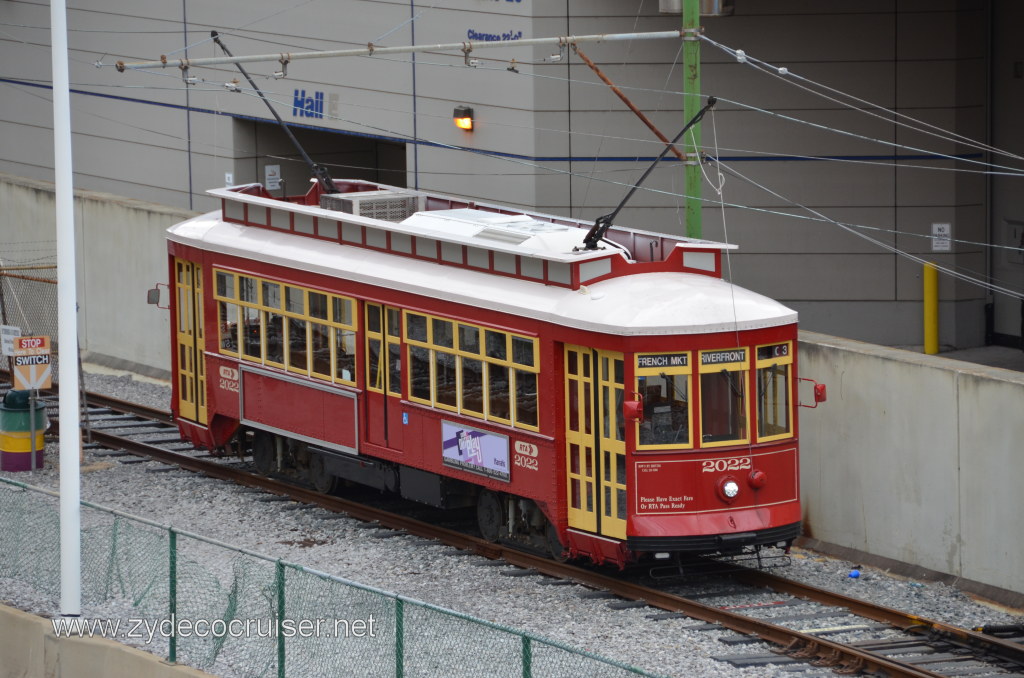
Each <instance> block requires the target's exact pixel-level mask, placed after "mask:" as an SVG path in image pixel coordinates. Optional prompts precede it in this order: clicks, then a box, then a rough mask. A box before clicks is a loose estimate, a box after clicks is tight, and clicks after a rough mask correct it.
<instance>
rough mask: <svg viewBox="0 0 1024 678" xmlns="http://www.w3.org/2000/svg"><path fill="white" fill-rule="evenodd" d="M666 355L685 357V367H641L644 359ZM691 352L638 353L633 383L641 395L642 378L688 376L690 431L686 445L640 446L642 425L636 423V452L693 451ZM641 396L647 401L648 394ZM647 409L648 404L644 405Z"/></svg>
mask: <svg viewBox="0 0 1024 678" xmlns="http://www.w3.org/2000/svg"><path fill="white" fill-rule="evenodd" d="M666 355H676V356H685V360H686V364H685V365H665V366H654V367H640V362H641V359H642V358H654V357H661V356H666ZM690 357H691V356H690V352H689V351H673V352H668V351H658V352H655V353H637V354H635V356H634V358H633V361H634V364H635V366H636V367H635V372H634V374H635V376H636V379H635V380H634V381H633V390H634V391H636V392H637V393H640V377H660V376H662V375H668V376H679V375H685V376H686V398H687V399H686V430H687V431H689V434H688V435H687V439H686V442H685V443H682V444H680V443H677V442H673V443H665V444H662V445H654V444H645V445H641V444H640V427H641V426H642V424H641V423H640V422H636V424H635V431H634V440H635V442H636V451H637V452H640V453H643V452H658V451H661V450H689V449H693V446H694V442H693V407H692V405H693V364H692V361H691V359H690ZM640 395H641V396H643V397H644V399H645V400H646V394H643V393H640ZM644 405H645V407H646V402H645V403H644Z"/></svg>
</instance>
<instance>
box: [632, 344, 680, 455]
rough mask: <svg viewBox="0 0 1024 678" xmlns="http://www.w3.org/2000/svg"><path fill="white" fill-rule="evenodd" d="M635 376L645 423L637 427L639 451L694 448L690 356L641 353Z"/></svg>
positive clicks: (637, 359) (675, 353)
mask: <svg viewBox="0 0 1024 678" xmlns="http://www.w3.org/2000/svg"><path fill="white" fill-rule="evenodd" d="M636 375H637V376H636V392H637V393H639V394H640V396H641V398H642V399H643V404H644V417H643V421H642V422H640V423H639V424H638V425H637V449H638V450H663V449H679V448H691V447H693V441H692V440H691V437H690V431H691V430H692V429H693V426H692V424H693V412H692V410H691V408H690V401H691V397H690V389H691V386H690V380H691V378H692V367H691V363H690V354H689V353H687V352H685V351H682V352H673V353H638V354H637V355H636Z"/></svg>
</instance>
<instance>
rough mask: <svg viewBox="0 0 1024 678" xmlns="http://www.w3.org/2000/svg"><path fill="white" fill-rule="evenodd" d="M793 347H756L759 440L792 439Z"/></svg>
mask: <svg viewBox="0 0 1024 678" xmlns="http://www.w3.org/2000/svg"><path fill="white" fill-rule="evenodd" d="M792 367H793V344H792V342H788V341H787V342H785V343H781V344H772V345H769V346H758V347H757V380H756V384H757V439H758V440H762V441H763V440H776V439H779V438H785V437H788V436H791V435H793V410H792V408H793V403H792V398H791V397H790V394H791V393H790V392H791V388H792V374H791V370H792Z"/></svg>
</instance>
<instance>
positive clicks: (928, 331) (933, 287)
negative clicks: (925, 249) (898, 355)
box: [924, 264, 939, 355]
mask: <svg viewBox="0 0 1024 678" xmlns="http://www.w3.org/2000/svg"><path fill="white" fill-rule="evenodd" d="M924 352H925V353H927V354H928V355H935V354H936V353H938V352H939V269H937V268H935V264H925V265H924Z"/></svg>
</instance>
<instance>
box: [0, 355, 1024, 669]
mask: <svg viewBox="0 0 1024 678" xmlns="http://www.w3.org/2000/svg"><path fill="white" fill-rule="evenodd" d="M85 385H86V388H87V389H89V390H92V391H98V392H101V393H107V394H109V395H111V396H115V397H118V398H122V399H124V400H129V401H133V402H138V403H142V404H147V405H151V406H154V407H161V408H167V407H168V403H169V398H170V389H169V387H168V386H167V385H165V384H162V383H156V382H149V381H140V380H136V379H134V378H132V377H131V376H130V375H121V376H114V375H109V374H86V384H85ZM56 458H57V452H56V449H55V447H54V449H50V450H48V454H47V462H46V466H45V468H44V469H42V470H40V471H36V472H31V473H29V472H25V473H3V474H2V475H4V476H6V477H9V478H12V479H14V480H17V481H19V482H22V483H26V484H29V485H34V486H39V487H45V488H49V489H54V490H56V489H57V488H58V473H57V471H56V469H55V467H54V466H55V462H56ZM152 466H155V464H149V463H140V464H121V463H118V462H117V461H116V459H112V458H110V457H100V456H97V455H95V454H94V453H92V452H91V451H86V453H85V460H84V462H83V472H82V476H81V482H82V499H83V500H86V501H89V502H92V503H95V504H99V505H102V506H106V507H109V508H113V509H118V510H121V511H124V512H126V513H130V514H133V515H137V516H140V517H143V518H146V519H149V520H154V521H157V522H160V523H162V524H169V525H172V526H174V527H178V528H180V529H183V530H187V531H190V532H193V533H197V534H200V535H203V536H205V537H209V538H212V539H216V540H218V541H221V542H226V543H228V544H232V545H234V546H237V547H240V548H244V549H249V550H251V551H255V552H258V553H260V554H263V555H266V556H268V557H270V558H274V559H282V560H285V561H289V562H293V563H297V564H300V565H304V566H307V567H309V568H312V569H314V570H319V571H323V572H327V573H330V574H333V575H337V576H339V577H342V578H344V579H347V580H350V581H354V582H359V583H362V584H365V585H368V586H372V587H376V588H378V589H383V590H387V591H392V592H395V593H399V594H402V595H404V596H408V597H410V598H414V599H418V600H421V601H424V602H427V603H431V604H434V605H438V606H441V607H444V608H448V609H452V610H456V611H458V612H461V613H464V614H468V615H472V616H474V617H477V618H480V619H484V620H488V621H491V622H495V623H497V624H501V625H503V626H508V627H513V628H517V629H520V630H523V631H526V632H529V633H532V634H535V635H537V636H541V637H544V638H550V639H552V640H555V641H557V642H560V643H563V644H566V645H569V646H572V647H576V648H579V649H582V650H586V651H588V652H593V653H595V654H598V655H600V656H603V657H607V658H609V659H612V660H615V661H617V662H621V663H624V664H628V665H631V666H636V667H638V668H640V669H643V670H645V671H650V672H652V673H654V674H658V675H665V676H680V677H682V676H687V677H689V676H696V675H700V676H711V677H715V676H723V677H724V676H727V675H728V676H789V675H792V672H790V671H784V670H782V669H781V668H777V667H758V668H745V669H740V668H736V667H734V666H731V665H729V664H727V663H724V662H721V661H717V660H714V659H712V658H711V657H713V656H715V655H728V654H735V653H741V652H754V651H757V649H756V648H760V647H763V646H760V645H757V646H749V647H741V648H735V647H730V646H727V645H725V644H723V643H722V642H721V639H722V638H723V637H726V636H729V637H732V636H733V634H731V633H729V632H719V631H711V632H708V631H699V630H694V628H695V627H698V626H700V625H701V623H700V622H697V621H695V620H692V619H686V618H677V619H667V620H661V621H655V620H652V619H650V618H649V617H650V615H652V614H654V613H656V612H657V610H652V609H649V608H644V607H640V608H631V609H621V610H615V609H611V608H610V607H609V606H608V600H602V599H600V598H584V597H581V595H580V594H581V593H582V592H585V591H586V589H584V588H583V587H581V586H578V585H565V586H548V585H542V584H541V581H540V580H541V577H538V576H525V577H510V576H506V575H503V574H502V571H504V570H507V569H508V568H503V567H487V566H482V561H483V559H482V558H478V557H475V556H464V555H458V554H455V553H453V551H452V549H450V548H449V547H446V546H443V545H439V544H436V543H433V542H429V541H426V540H422V539H419V538H416V537H411V536H405V535H402V536H393V537H391V538H381V536H382V535H381V534H380V533H379V531H377V530H372V529H365V526H363V525H361V524H360V523H359V522H358V521H356V520H353V519H349V518H345V517H341V518H339V517H337V516H332V515H330V514H328V513H327V512H325V511H323V510H321V509H308V510H283V505H284V504H285V503H284V502H277V501H260V500H258V497H259V495H258V494H256V493H253V492H251V491H248V490H243V489H242V488H238V487H234V486H230V485H227V484H225V483H220V482H216V481H211V480H209V479H204V478H200V477H197V476H195V475H193V474H189V473H185V472H182V471H177V470H175V471H170V472H147V471H146V468H147V467H152ZM791 560H792V563H791V565H790V566H789V567H788V568H786V569H785V570H783V571H782V572H781V573H782V574H783V575H784V576H787V577H790V578H794V579H798V580H801V581H805V582H807V583H810V584H813V585H815V586H819V587H821V588H826V589H830V590H836V591H839V592H842V593H845V594H847V595H850V596H853V597H857V598H863V599H866V600H870V601H873V602H879V603H882V604H884V605H887V606H888V607H892V608H896V609H903V610H911V611H913V612H915V613H917V614H919V615H922V616H924V617H930V618H934V619H936V620H939V621H942V622H946V623H949V624H953V625H956V626H960V627H966V628H971V627H974V626H979V625H984V624H1007V623H1022V621H1024V619H1022V618H1021V617H1020V616H1016V615H1015V614H1014V613H1013V611H1007V610H1002V609H999V608H997V607H995V606H992V605H987V604H983V603H981V602H979V601H976V600H974V599H972V598H971V597H969V596H967V595H965V594H964V593H963V592H961V591H959V590H958V589H956V588H955V587H952V586H948V585H945V584H941V583H928V582H919V581H913V580H908V579H905V578H901V577H894V576H889V575H888V574H887V573H885V572H882V571H879V570H875V569H871V568H860V567H859V566H858V564H857V563H851V562H847V561H841V560H835V559H831V558H827V557H824V556H821V555H819V554H815V553H812V552H808V551H803V550H800V549H794V552H793V556H792V559H791ZM225 567H229V565H225ZM855 568H857V569H859V577H857V578H853V577H851V576H850V574H851V571H852V570H854V569H855ZM709 586H710V584H709ZM714 600H715V599H714V598H709V599H705V600H703V601H702V602H705V603H706V604H709V605H714V604H715V602H714ZM0 601H6V602H7V603H8V604H11V605H13V606H15V607H19V608H21V609H24V610H27V611H30V612H34V613H37V614H42V615H45V616H55V615H57V614H58V613H59V610H58V607H57V601H55V600H50V599H47V598H46V597H45V596H42V595H40V594H39V593H38V592H37V591H34V590H32V589H30V588H28V587H27V586H25V585H23V584H20V583H18V582H14V581H12V580H9V579H0ZM751 602H760V601H757V600H753V601H751ZM729 603H730V604H737V601H736V600H735V599H732V598H731V599H730V600H729ZM792 611H793V608H789V609H788V610H785V609H782V610H778V609H772V608H771V606H767V607H765V608H764V611H763V612H758V613H757V616H760V617H770V616H771V615H776V614H783V613H789V614H791V613H792ZM108 613H109V611H108V610H103V609H83V617H86V618H95V617H102V616H104V615H105V614H108ZM325 616H326V613H325ZM809 628H810V627H809ZM836 639H837V640H842V637H841V636H837V637H836ZM142 646H143V647H145V645H142ZM146 649H150V650H152V651H154V652H156V653H157V654H162V653H164V652H165V651H166V647H165V646H159V645H152V646H150V647H148V648H146ZM210 670H211V672H212V673H215V674H218V675H236V674H237V671H236V670H235V669H232V668H231V666H223V667H222V666H221V665H219V664H218V665H215V666H214V667H213V668H212V669H210ZM466 675H477V674H476V673H471V672H467V674H466Z"/></svg>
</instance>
